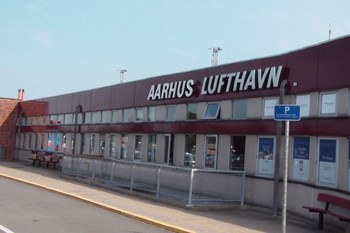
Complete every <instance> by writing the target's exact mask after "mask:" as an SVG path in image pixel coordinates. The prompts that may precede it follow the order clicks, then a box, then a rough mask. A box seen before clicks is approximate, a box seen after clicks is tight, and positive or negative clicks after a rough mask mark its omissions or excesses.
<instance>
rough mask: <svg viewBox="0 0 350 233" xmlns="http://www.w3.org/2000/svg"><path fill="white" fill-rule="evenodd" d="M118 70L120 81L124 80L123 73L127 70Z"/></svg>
mask: <svg viewBox="0 0 350 233" xmlns="http://www.w3.org/2000/svg"><path fill="white" fill-rule="evenodd" d="M118 71H119V72H120V83H123V82H124V73H125V72H128V71H127V70H126V69H119V70H118Z"/></svg>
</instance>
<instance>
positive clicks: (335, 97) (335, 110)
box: [319, 91, 338, 116]
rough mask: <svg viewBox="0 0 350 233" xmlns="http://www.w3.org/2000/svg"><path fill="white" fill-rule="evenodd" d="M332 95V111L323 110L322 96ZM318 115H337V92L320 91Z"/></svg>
mask: <svg viewBox="0 0 350 233" xmlns="http://www.w3.org/2000/svg"><path fill="white" fill-rule="evenodd" d="M331 95H332V96H334V112H325V113H324V112H323V109H324V102H323V97H324V96H331ZM319 100H320V101H319V115H320V116H336V115H337V110H338V108H337V104H338V95H337V92H335V91H334V92H322V93H320V96H319Z"/></svg>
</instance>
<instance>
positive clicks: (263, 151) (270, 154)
mask: <svg viewBox="0 0 350 233" xmlns="http://www.w3.org/2000/svg"><path fill="white" fill-rule="evenodd" d="M273 170H274V138H259V147H258V173H259V174H262V175H268V176H272V175H273Z"/></svg>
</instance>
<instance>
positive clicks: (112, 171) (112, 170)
mask: <svg viewBox="0 0 350 233" xmlns="http://www.w3.org/2000/svg"><path fill="white" fill-rule="evenodd" d="M113 174H114V162H113V163H112V168H111V180H110V182H111V184H112V183H113Z"/></svg>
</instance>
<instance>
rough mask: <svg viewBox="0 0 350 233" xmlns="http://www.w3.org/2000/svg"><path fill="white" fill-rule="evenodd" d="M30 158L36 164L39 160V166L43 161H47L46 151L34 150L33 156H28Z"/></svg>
mask: <svg viewBox="0 0 350 233" xmlns="http://www.w3.org/2000/svg"><path fill="white" fill-rule="evenodd" d="M28 159H29V160H32V161H33V163H32V165H33V166H35V163H36V161H38V162H39V167H40V166H41V162H44V161H45V152H42V151H38V152H32V157H30V158H28Z"/></svg>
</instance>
